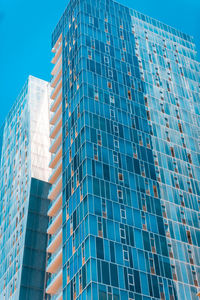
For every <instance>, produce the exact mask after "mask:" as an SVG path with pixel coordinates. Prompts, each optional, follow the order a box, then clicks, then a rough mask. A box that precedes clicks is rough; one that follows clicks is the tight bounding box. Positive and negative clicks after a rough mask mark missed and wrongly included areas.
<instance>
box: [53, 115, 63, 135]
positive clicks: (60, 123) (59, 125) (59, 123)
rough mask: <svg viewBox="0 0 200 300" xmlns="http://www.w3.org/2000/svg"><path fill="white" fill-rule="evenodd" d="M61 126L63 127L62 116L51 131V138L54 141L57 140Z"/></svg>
mask: <svg viewBox="0 0 200 300" xmlns="http://www.w3.org/2000/svg"><path fill="white" fill-rule="evenodd" d="M61 126H62V115H60V117H59V118H58V120H57V121H56V123H55V125H53V126H52V128H51V130H50V137H51V138H52V139H54V138H55V136H56V134H57V133H58V130H59V129H60V128H61Z"/></svg>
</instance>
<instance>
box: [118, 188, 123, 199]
mask: <svg viewBox="0 0 200 300" xmlns="http://www.w3.org/2000/svg"><path fill="white" fill-rule="evenodd" d="M117 196H118V198H119V199H123V193H122V190H118V191H117Z"/></svg>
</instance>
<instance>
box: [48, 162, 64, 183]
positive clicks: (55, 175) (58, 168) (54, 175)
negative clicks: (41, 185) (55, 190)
mask: <svg viewBox="0 0 200 300" xmlns="http://www.w3.org/2000/svg"><path fill="white" fill-rule="evenodd" d="M61 172H62V159H60V161H59V162H58V164H57V165H56V166H55V169H53V172H52V174H51V176H50V177H49V182H50V183H51V184H54V182H55V181H56V179H57V178H58V177H59V175H60V173H61Z"/></svg>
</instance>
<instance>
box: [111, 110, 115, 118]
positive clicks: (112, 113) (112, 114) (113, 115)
mask: <svg viewBox="0 0 200 300" xmlns="http://www.w3.org/2000/svg"><path fill="white" fill-rule="evenodd" d="M110 117H111V118H113V119H114V118H115V111H114V110H113V109H110Z"/></svg>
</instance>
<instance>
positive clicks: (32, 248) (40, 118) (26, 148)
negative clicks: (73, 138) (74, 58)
mask: <svg viewBox="0 0 200 300" xmlns="http://www.w3.org/2000/svg"><path fill="white" fill-rule="evenodd" d="M49 92H50V90H49V85H48V83H47V82H45V81H43V80H40V79H37V78H35V77H32V76H29V78H28V80H27V82H26V83H25V85H24V87H23V89H22V90H21V93H20V95H19V96H18V98H17V100H16V101H15V103H14V105H13V107H12V109H11V111H10V112H9V114H8V116H7V118H6V120H5V122H4V125H3V127H2V129H1V139H0V140H1V141H0V149H1V154H0V157H1V163H0V299H23V300H24V299H42V297H43V293H44V285H45V282H44V279H45V262H46V243H47V235H46V230H47V223H48V219H47V207H48V205H49V202H48V192H49V183H47V181H48V176H49V169H48V161H49V157H50V155H49V152H48V148H49V113H48V99H49ZM39 258H40V260H39ZM40 261H42V264H41V265H40V263H39V262H40ZM27 272H28V275H27ZM36 278H37V279H38V281H37V280H36Z"/></svg>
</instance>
